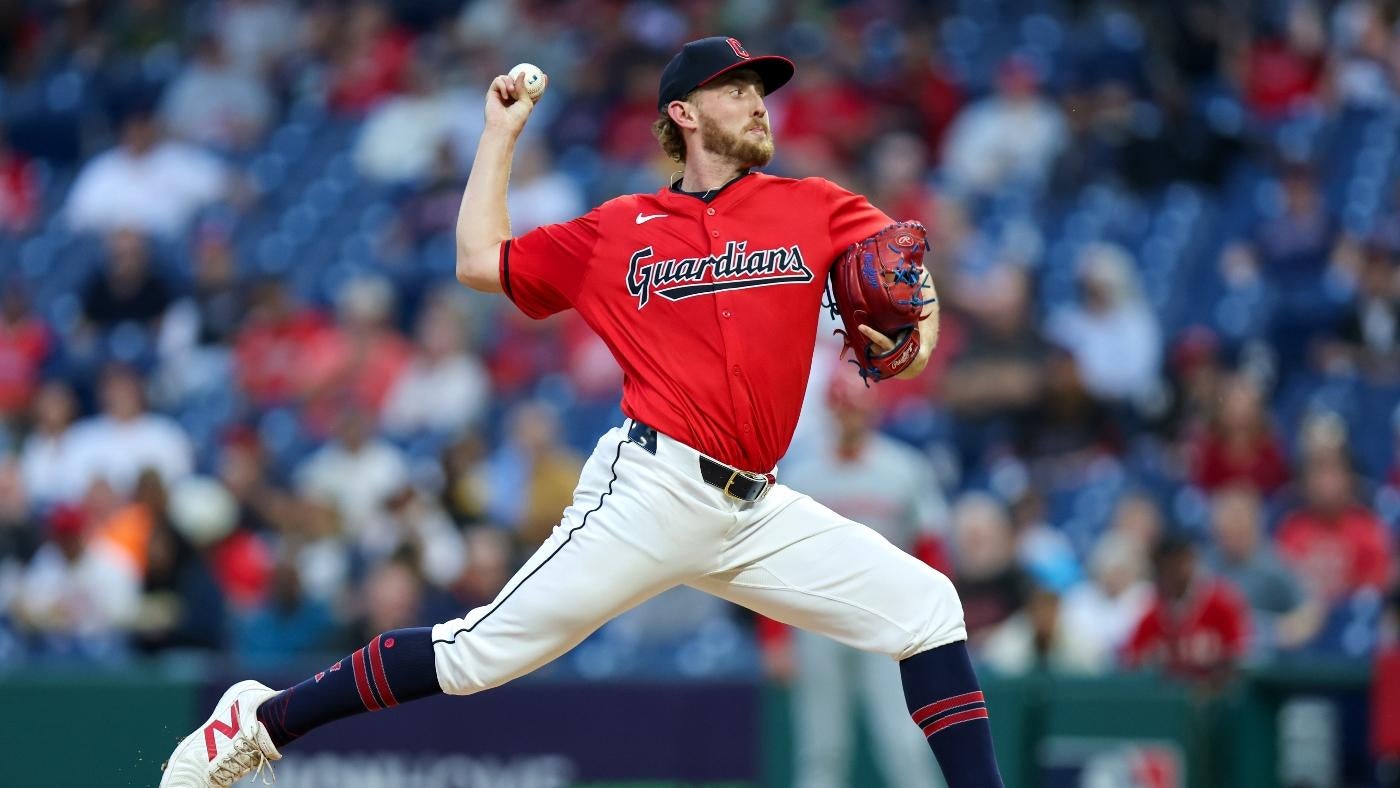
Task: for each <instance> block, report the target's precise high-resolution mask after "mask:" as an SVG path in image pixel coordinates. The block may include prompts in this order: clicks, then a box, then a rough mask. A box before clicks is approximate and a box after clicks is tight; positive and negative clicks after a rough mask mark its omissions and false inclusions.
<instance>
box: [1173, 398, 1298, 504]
mask: <svg viewBox="0 0 1400 788" xmlns="http://www.w3.org/2000/svg"><path fill="white" fill-rule="evenodd" d="M1218 402H1219V405H1218V407H1217V409H1216V411H1215V413H1214V414H1213V416H1212V418H1211V420H1210V424H1209V425H1208V426H1207V427H1206V430H1205V432H1204V433H1203V434H1201V435H1200V436H1198V437H1197V439H1196V440H1195V442H1194V445H1193V446H1192V458H1191V465H1192V467H1191V477H1192V480H1193V481H1195V483H1196V484H1197V485H1198V486H1199V487H1201V488H1202V489H1204V490H1206V491H1208V492H1215V491H1217V490H1220V489H1223V488H1225V487H1230V486H1248V487H1253V488H1254V489H1255V490H1256V491H1258V492H1259V493H1260V494H1261V495H1268V494H1270V493H1272V492H1274V491H1275V490H1277V489H1278V488H1279V487H1282V486H1283V484H1284V483H1285V482H1287V481H1288V462H1287V460H1286V459H1285V458H1284V455H1283V448H1282V446H1280V445H1279V441H1278V437H1277V435H1275V433H1274V430H1273V427H1272V426H1271V425H1270V424H1269V419H1268V415H1267V413H1266V412H1265V410H1264V400H1263V395H1262V392H1261V391H1260V390H1259V386H1258V384H1257V383H1255V381H1254V379H1253V378H1251V377H1250V376H1249V375H1247V374H1245V373H1242V372H1237V373H1235V374H1234V375H1231V376H1230V377H1229V378H1228V379H1227V380H1226V381H1225V385H1224V386H1223V387H1222V390H1221V393H1220V397H1219V400H1218Z"/></svg>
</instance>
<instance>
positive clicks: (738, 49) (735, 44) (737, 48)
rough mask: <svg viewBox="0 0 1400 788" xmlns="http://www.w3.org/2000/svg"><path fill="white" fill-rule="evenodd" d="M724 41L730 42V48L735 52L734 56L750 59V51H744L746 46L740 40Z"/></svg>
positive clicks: (730, 39)
mask: <svg viewBox="0 0 1400 788" xmlns="http://www.w3.org/2000/svg"><path fill="white" fill-rule="evenodd" d="M724 40H725V41H727V42H729V48H730V49H732V50H734V54H736V55H738V56H739V57H741V58H744V59H745V60H747V59H748V58H749V51H748V50H747V49H744V45H743V44H740V43H739V39H737V38H726V39H724Z"/></svg>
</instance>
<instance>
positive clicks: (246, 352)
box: [233, 280, 330, 407]
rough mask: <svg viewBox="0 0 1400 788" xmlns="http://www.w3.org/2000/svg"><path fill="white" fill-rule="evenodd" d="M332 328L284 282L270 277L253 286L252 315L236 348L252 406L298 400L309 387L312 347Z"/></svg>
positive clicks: (240, 378)
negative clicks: (296, 298) (300, 302)
mask: <svg viewBox="0 0 1400 788" xmlns="http://www.w3.org/2000/svg"><path fill="white" fill-rule="evenodd" d="M329 330H330V329H329V326H328V325H327V322H326V320H325V318H324V317H322V316H321V315H320V314H317V313H316V312H314V311H312V310H309V309H302V308H299V307H298V306H297V305H296V304H295V303H294V302H293V301H292V296H291V294H290V293H288V292H287V288H286V285H284V284H282V283H281V282H278V281H275V280H269V281H267V282H264V283H262V284H259V285H258V286H256V287H254V288H253V293H252V296H251V298H250V307H249V309H248V318H247V321H246V322H245V323H244V325H243V330H242V331H240V332H239V335H238V339H237V341H236V342H235V344H234V350H233V355H234V366H235V368H236V369H237V375H238V382H239V384H240V387H241V388H242V389H243V391H244V392H245V393H246V394H247V395H248V397H249V399H251V400H252V402H253V404H254V405H257V406H258V407H268V406H270V405H279V404H289V403H291V402H292V401H294V400H295V398H296V396H297V394H298V393H299V392H300V391H301V390H302V389H303V388H305V386H306V383H305V381H306V373H307V369H308V367H307V365H306V364H305V363H304V362H305V361H306V354H307V352H308V350H307V349H308V348H309V347H310V346H311V345H312V344H313V342H314V341H315V340H316V338H317V337H318V336H320V335H321V334H323V333H325V332H326V331H329Z"/></svg>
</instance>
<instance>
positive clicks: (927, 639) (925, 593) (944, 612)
mask: <svg viewBox="0 0 1400 788" xmlns="http://www.w3.org/2000/svg"><path fill="white" fill-rule="evenodd" d="M924 579H925V584H924V585H923V587H922V588H920V589H919V591H918V592H917V593H918V599H919V600H920V601H921V605H920V610H921V612H922V617H921V619H920V621H919V623H918V625H917V626H916V627H915V628H914V632H913V637H912V638H911V639H910V640H909V641H908V643H906V644H905V647H904V648H903V649H902V650H901V651H900V653H898V654H895V655H894V657H895V659H906V658H908V657H912V656H914V655H915V654H918V653H921V652H924V651H928V650H929V649H933V648H938V647H939V646H943V645H947V644H948V643H952V642H955V641H958V640H966V639H967V628H966V627H965V626H964V625H963V607H962V600H961V599H959V598H958V592H957V590H956V589H954V588H953V581H951V580H949V579H948V576H947V575H945V574H943V573H942V572H940V571H938V570H936V569H933V568H932V567H930V568H929V570H928V572H927V573H925V578H924Z"/></svg>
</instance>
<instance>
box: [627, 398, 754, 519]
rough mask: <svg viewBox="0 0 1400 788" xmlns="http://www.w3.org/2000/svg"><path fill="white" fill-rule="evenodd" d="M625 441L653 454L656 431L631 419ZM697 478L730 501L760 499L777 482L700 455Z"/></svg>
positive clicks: (654, 451)
mask: <svg viewBox="0 0 1400 788" xmlns="http://www.w3.org/2000/svg"><path fill="white" fill-rule="evenodd" d="M627 438H628V439H629V440H631V441H632V442H633V443H635V444H637V445H638V446H640V447H642V448H643V449H646V450H647V451H649V452H651V453H652V454H656V430H654V429H652V428H651V427H648V426H647V425H645V424H643V423H641V422H640V421H637V420H636V419H632V426H631V428H630V429H628V430H627ZM700 478H701V479H703V480H704V481H705V483H706V484H708V485H710V486H711V487H714V488H716V489H718V490H720V491H721V492H723V493H724V494H725V495H727V496H729V497H730V498H734V499H736V500H740V501H744V502H747V503H752V502H754V501H761V500H763V496H765V495H767V494H768V490H769V488H770V487H772V486H773V484H774V483H775V482H776V481H777V479H775V478H774V477H773V476H772V474H766V473H753V472H752V471H744V470H740V469H738V468H733V467H730V466H728V465H725V464H724V463H722V462H718V461H716V460H712V459H710V458H709V457H706V456H705V455H703V454H702V455H700Z"/></svg>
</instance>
